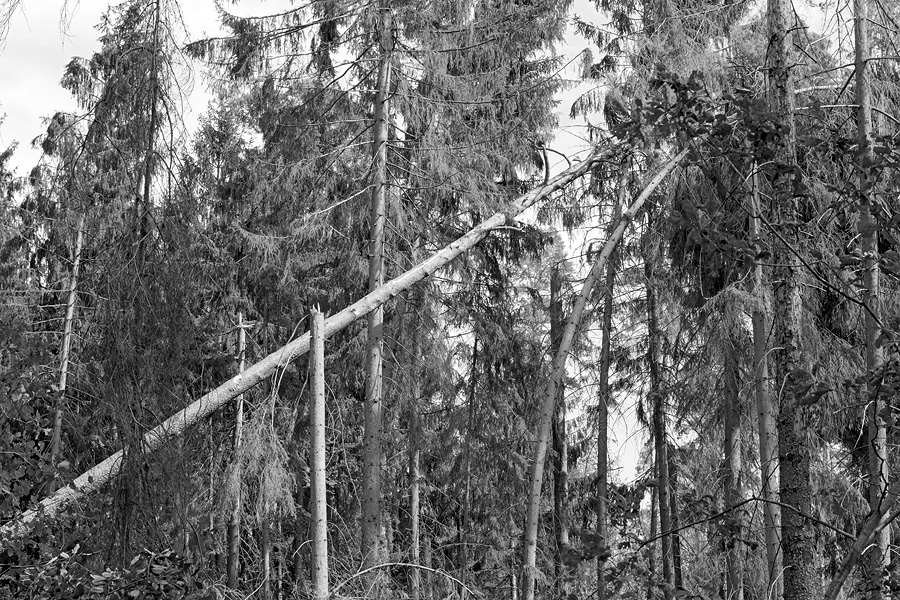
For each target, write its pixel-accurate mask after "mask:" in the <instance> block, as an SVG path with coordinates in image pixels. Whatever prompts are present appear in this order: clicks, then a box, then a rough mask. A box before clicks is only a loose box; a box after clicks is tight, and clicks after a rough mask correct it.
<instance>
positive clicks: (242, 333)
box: [228, 311, 247, 590]
mask: <svg viewBox="0 0 900 600" xmlns="http://www.w3.org/2000/svg"><path fill="white" fill-rule="evenodd" d="M237 351H238V373H243V372H244V369H245V368H246V366H247V365H246V362H247V329H246V326H245V325H244V312H243V311H238V347H237ZM243 435H244V395H243V394H238V397H237V399H236V400H235V407H234V452H233V456H234V468H235V469H237V471H238V472H237V474H236V475H235V477H236V479H237V482H238V484H237V486H236V487H235V490H234V494H235V497H234V506H232V507H231V515H230V519H229V521H228V587H230V588H231V589H233V590H236V589H237V588H238V577H239V573H240V568H241V564H240V563H241V513H242V512H243V483H241V479H242V478H241V472H240V470H241V461H240V459H239V458H238V452H239V451H240V449H241V438H242V437H243Z"/></svg>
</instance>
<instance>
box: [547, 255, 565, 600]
mask: <svg viewBox="0 0 900 600" xmlns="http://www.w3.org/2000/svg"><path fill="white" fill-rule="evenodd" d="M559 293H560V281H559V265H558V264H557V265H554V267H553V270H552V272H551V274H550V347H551V349H552V352H553V355H554V356H556V353H557V352H559V342H560V338H561V337H562V328H563V310H562V299H561V298H560V297H559ZM565 391H566V386H565V381H560V383H559V388H558V389H557V392H556V415H555V416H554V418H553V432H552V433H553V467H554V469H553V515H554V522H555V525H556V593H557V596H558V597H559V598H565V597H566V596H567V594H566V585H565V581H564V580H565V577H566V564H565V556H566V553H567V551H568V548H569V500H568V496H569V465H568V460H567V457H568V453H569V444H568V439H567V438H566V397H565Z"/></svg>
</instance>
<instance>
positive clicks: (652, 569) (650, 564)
mask: <svg viewBox="0 0 900 600" xmlns="http://www.w3.org/2000/svg"><path fill="white" fill-rule="evenodd" d="M653 478H654V479H656V480H657V481H659V469H658V468H657V465H656V461H655V460H654V461H653ZM658 509H659V485H654V486H652V487H651V488H650V539H651V540H656V541H654V542H652V543H650V544H647V573H648V574H649V575H650V576H649V577H648V578H647V600H653V598H654V594H653V590H654V589H655V588H654V583H653V582H654V581H655V580H656V546H657V542H659V540H657V537H658V535H659V510H658Z"/></svg>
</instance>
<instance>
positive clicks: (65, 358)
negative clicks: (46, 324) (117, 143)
mask: <svg viewBox="0 0 900 600" xmlns="http://www.w3.org/2000/svg"><path fill="white" fill-rule="evenodd" d="M83 240H84V217H81V218H79V219H78V232H77V233H76V234H75V255H74V256H75V258H74V262H73V263H72V274H71V275H70V276H69V294H68V297H67V298H66V320H65V323H64V324H63V340H62V350H61V351H60V357H61V358H60V365H59V383H58V388H59V389H57V390H56V393H57V396H56V411H55V413H54V415H53V434H52V436H51V438H50V440H51V441H50V463H51V464H52V465H54V466H55V465H56V461H57V459H58V458H59V452H60V447H61V442H60V440H61V439H62V422H63V413H64V412H65V404H66V380H67V379H68V376H69V356H70V353H71V350H72V325H73V323H74V322H75V300H76V299H77V296H78V294H77V290H78V269H79V267H80V266H81V245H82V241H83ZM53 487H54V488H55V487H56V486H55V485H54V486H53Z"/></svg>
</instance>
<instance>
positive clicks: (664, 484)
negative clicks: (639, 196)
mask: <svg viewBox="0 0 900 600" xmlns="http://www.w3.org/2000/svg"><path fill="white" fill-rule="evenodd" d="M652 223H653V222H652V220H651V219H650V217H649V216H648V219H647V229H648V234H652V232H650V228H651V226H652ZM644 243H645V250H644V276H645V278H646V290H647V291H646V293H647V364H648V368H649V372H650V390H649V395H648V401H649V403H650V407H651V414H652V427H653V443H654V448H655V453H656V474H657V478H656V487H657V489H658V504H659V529H660V535H661V536H662V537H661V539H660V547H661V549H662V551H661V553H660V558H661V562H662V573H663V595H664V597H665V598H666V600H671V598H673V597H674V596H673V594H674V592H675V575H674V572H673V570H672V534H671V531H672V518H671V517H672V516H671V512H670V504H669V444H668V437H667V434H666V414H665V391H664V390H663V380H662V373H661V370H662V364H661V363H660V360H661V355H660V332H659V325H658V320H657V319H658V315H657V309H656V304H657V302H656V288H655V287H654V286H655V285H656V278H655V274H654V263H655V262H656V260H657V259H658V258H659V257H658V253H657V252H655V251H654V250H653V248H652V245H653V243H652V242H651V243H648V241H647V240H645V242H644ZM647 246H651V247H650V248H648V247H647Z"/></svg>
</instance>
